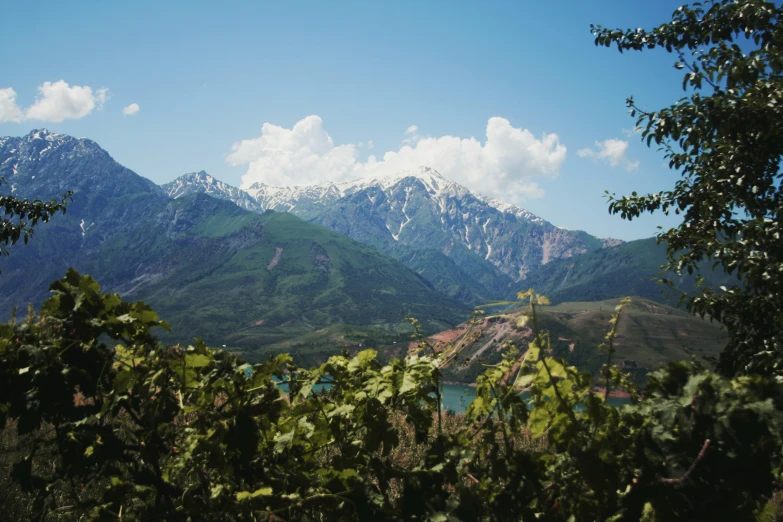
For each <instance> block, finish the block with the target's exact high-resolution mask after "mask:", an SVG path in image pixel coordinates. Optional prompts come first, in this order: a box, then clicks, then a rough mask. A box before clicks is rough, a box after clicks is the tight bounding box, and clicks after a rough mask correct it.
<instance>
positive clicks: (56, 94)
mask: <svg viewBox="0 0 783 522" xmlns="http://www.w3.org/2000/svg"><path fill="white" fill-rule="evenodd" d="M108 95H109V90H108V89H97V90H96V91H95V92H93V90H92V88H91V87H89V86H86V85H85V86H83V87H82V86H79V85H74V86H73V87H70V86H69V85H68V84H67V83H65V81H63V80H60V81H58V82H44V83H43V84H42V85H41V86H40V87H38V97H37V98H36V100H35V103H34V104H33V105H32V106H30V107H28V108H27V110H26V111H25V118H26V119H30V120H41V121H51V122H54V123H58V122H61V121H63V120H78V119H79V118H83V117H85V116H87V115H88V114H90V113H91V112H92V111H93V109H95V108H96V107H97V108H98V109H99V110H100V109H101V108H102V107H103V104H104V102H105V101H106V99H107V98H108Z"/></svg>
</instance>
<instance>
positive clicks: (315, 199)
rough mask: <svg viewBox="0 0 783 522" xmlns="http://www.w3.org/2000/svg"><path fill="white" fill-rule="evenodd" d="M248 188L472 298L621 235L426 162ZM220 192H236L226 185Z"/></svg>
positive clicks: (510, 289)
mask: <svg viewBox="0 0 783 522" xmlns="http://www.w3.org/2000/svg"><path fill="white" fill-rule="evenodd" d="M175 183H178V184H179V186H182V185H184V184H187V180H185V179H183V178H180V179H178V180H177V181H176V182H175ZM247 193H248V194H249V195H250V196H252V197H254V198H256V200H257V201H258V203H259V205H260V206H261V208H264V209H272V210H276V211H285V212H290V213H293V214H295V215H297V216H300V217H302V218H303V219H309V220H312V221H313V222H315V223H319V224H321V225H324V226H326V227H328V228H330V229H332V230H335V231H337V232H340V233H342V234H345V235H347V236H349V237H351V238H353V239H356V240H357V241H360V242H362V243H366V244H370V245H373V246H375V247H377V248H378V249H380V250H382V251H383V252H385V253H387V254H389V255H391V256H393V257H395V258H397V259H399V260H400V261H402V262H403V263H405V264H406V265H407V266H409V267H410V268H412V269H414V270H415V271H417V272H418V273H419V274H421V275H423V276H424V277H425V278H428V279H429V280H431V281H432V282H433V284H435V286H436V287H437V288H438V289H439V290H441V291H443V292H444V293H446V294H448V295H451V296H454V297H456V298H458V299H460V300H461V301H463V302H466V303H470V304H475V303H478V302H480V301H482V300H484V299H492V298H501V297H507V296H508V295H512V294H513V293H514V292H515V290H516V289H517V286H519V285H520V284H522V285H524V284H525V283H522V281H524V280H525V279H526V278H527V277H528V275H529V274H530V273H531V271H533V270H536V269H537V268H538V267H540V266H543V265H546V264H547V263H549V262H550V261H552V260H555V259H560V258H567V257H570V256H572V255H575V254H580V253H584V252H590V251H593V250H596V249H600V248H602V247H606V246H612V245H615V244H619V243H621V242H620V241H618V240H611V239H599V238H596V237H593V236H591V235H589V234H587V233H586V232H582V231H572V230H565V229H562V228H558V227H556V226H554V225H552V224H551V223H548V222H547V221H545V220H543V219H541V218H539V217H537V216H534V215H533V214H531V213H530V212H528V211H526V210H524V209H521V208H519V207H516V206H513V205H509V204H505V203H502V202H499V201H497V200H492V199H488V198H484V197H482V196H480V195H477V194H474V193H472V192H470V191H469V190H468V189H466V188H465V187H463V186H461V185H459V184H458V183H455V182H453V181H449V180H447V179H446V178H444V177H443V176H441V175H440V174H439V173H438V172H436V171H435V170H433V169H430V168H427V167H422V168H420V169H417V170H413V171H406V172H401V173H399V174H398V175H395V176H391V177H385V178H367V179H359V180H355V181H351V182H345V183H331V182H329V183H323V184H319V185H312V186H306V187H273V186H269V185H264V184H259V183H256V184H254V185H252V186H251V187H249V188H248V189H247ZM222 197H224V198H226V199H231V200H233V199H232V196H231V195H230V194H229V193H228V192H224V194H223V196H222Z"/></svg>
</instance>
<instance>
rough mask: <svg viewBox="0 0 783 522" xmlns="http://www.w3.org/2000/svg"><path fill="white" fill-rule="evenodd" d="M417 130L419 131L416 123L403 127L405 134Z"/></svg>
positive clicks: (413, 132) (414, 132)
mask: <svg viewBox="0 0 783 522" xmlns="http://www.w3.org/2000/svg"><path fill="white" fill-rule="evenodd" d="M417 132H419V126H418V125H411V126H410V127H408V128H407V129H405V134H416V133H417Z"/></svg>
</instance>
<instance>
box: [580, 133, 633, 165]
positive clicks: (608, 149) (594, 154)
mask: <svg viewBox="0 0 783 522" xmlns="http://www.w3.org/2000/svg"><path fill="white" fill-rule="evenodd" d="M627 151H628V142H627V141H623V140H615V139H608V140H604V141H596V142H595V149H579V150H578V151H577V152H576V153H577V154H578V155H579V157H580V158H594V159H596V160H599V161H608V162H609V165H611V166H612V167H616V166H618V165H621V166H622V167H623V168H624V169H625V170H627V171H628V172H630V171H632V170H635V169H637V168H639V162H638V161H633V162H632V161H631V160H629V159H628V157H627V156H626V155H625V153H626V152H627Z"/></svg>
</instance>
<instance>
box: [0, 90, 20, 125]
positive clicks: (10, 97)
mask: <svg viewBox="0 0 783 522" xmlns="http://www.w3.org/2000/svg"><path fill="white" fill-rule="evenodd" d="M23 117H24V113H23V112H22V109H20V108H19V106H18V105H17V104H16V91H14V90H13V89H12V88H10V87H8V88H6V89H0V123H3V122H5V121H15V122H20V121H22V118H23Z"/></svg>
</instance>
